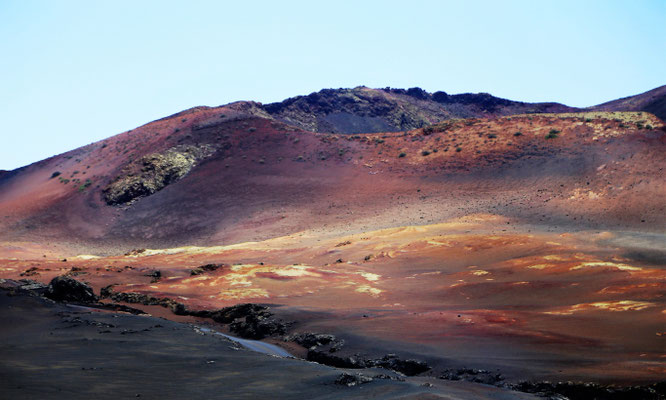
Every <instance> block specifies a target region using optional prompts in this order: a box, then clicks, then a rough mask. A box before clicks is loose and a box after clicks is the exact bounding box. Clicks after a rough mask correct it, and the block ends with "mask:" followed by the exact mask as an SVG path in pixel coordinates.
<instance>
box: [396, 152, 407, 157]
mask: <svg viewBox="0 0 666 400" xmlns="http://www.w3.org/2000/svg"><path fill="white" fill-rule="evenodd" d="M406 156H407V153H405V152H401V153H400V154H398V158H403V157H406Z"/></svg>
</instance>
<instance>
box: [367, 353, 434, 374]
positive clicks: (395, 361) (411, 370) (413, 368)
mask: <svg viewBox="0 0 666 400" xmlns="http://www.w3.org/2000/svg"><path fill="white" fill-rule="evenodd" d="M374 364H375V365H376V366H378V367H383V368H386V369H391V370H393V371H398V372H400V373H403V374H405V375H407V376H414V375H418V374H422V373H424V372H426V371H429V370H430V366H429V365H428V364H427V363H426V362H424V361H417V360H402V359H400V358H398V357H396V356H395V355H393V354H388V355H385V356H384V357H383V358H382V359H380V360H375V362H374Z"/></svg>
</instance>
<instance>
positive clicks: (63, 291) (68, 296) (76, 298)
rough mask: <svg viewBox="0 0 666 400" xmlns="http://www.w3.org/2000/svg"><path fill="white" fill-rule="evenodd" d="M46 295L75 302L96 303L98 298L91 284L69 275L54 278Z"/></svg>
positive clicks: (57, 299) (52, 298)
mask: <svg viewBox="0 0 666 400" xmlns="http://www.w3.org/2000/svg"><path fill="white" fill-rule="evenodd" d="M44 296H46V297H48V298H49V299H51V300H55V301H65V302H73V303H96V302H97V300H98V298H97V296H95V293H93V290H92V288H91V287H90V286H88V285H87V284H85V283H83V282H79V281H77V280H76V279H74V278H70V277H68V276H56V277H55V278H53V279H52V280H51V283H49V286H48V288H47V289H46V293H45V294H44Z"/></svg>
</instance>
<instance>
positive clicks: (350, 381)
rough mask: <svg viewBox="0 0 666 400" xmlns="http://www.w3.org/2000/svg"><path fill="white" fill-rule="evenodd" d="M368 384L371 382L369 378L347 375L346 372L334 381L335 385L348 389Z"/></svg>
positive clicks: (359, 375)
mask: <svg viewBox="0 0 666 400" xmlns="http://www.w3.org/2000/svg"><path fill="white" fill-rule="evenodd" d="M370 382H372V378H370V377H369V376H365V375H361V374H349V373H347V372H343V373H342V374H340V376H339V377H338V379H336V380H335V384H336V385H344V386H348V387H352V386H356V385H362V384H364V383H370Z"/></svg>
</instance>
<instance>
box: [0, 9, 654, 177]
mask: <svg viewBox="0 0 666 400" xmlns="http://www.w3.org/2000/svg"><path fill="white" fill-rule="evenodd" d="M664 21H666V0H652V1H649V0H627V1H612V0H605V1H592V0H576V1H534V0H529V1H497V0H492V1H470V0H465V1H460V0H457V1H419V0H410V1H404V0H402V1H387V0H385V1H361V0H355V1H343V0H336V1H328V2H318V1H299V2H293V1H286V0H283V1H275V0H273V1H258V0H254V1H233V2H226V1H195V0H193V1H180V2H175V1H167V0H159V1H148V0H141V1H118V0H115V1H90V0H83V1H67V0H58V1H31V0H0V137H1V139H2V140H1V141H0V169H13V168H17V167H19V166H23V165H26V164H29V163H32V162H34V161H38V160H40V159H43V158H46V157H49V156H51V155H54V154H58V153H62V152H64V151H67V150H71V149H73V148H76V147H79V146H82V145H85V144H88V143H91V142H94V141H97V140H100V139H103V138H105V137H109V136H112V135H115V134H117V133H120V132H122V131H125V130H128V129H132V128H134V127H136V126H139V125H142V124H144V123H146V122H149V121H151V120H154V119H157V118H161V117H163V116H166V115H169V114H172V113H175V112H178V111H180V110H183V109H186V108H189V107H193V106H197V105H211V106H215V105H221V104H225V103H229V102H232V101H236V100H256V101H261V102H272V101H278V100H282V99H284V98H287V97H291V96H295V95H300V94H308V93H311V92H314V91H318V90H320V89H322V88H337V87H355V86H359V85H366V86H370V87H386V86H391V87H403V88H404V87H413V86H420V87H422V88H424V89H426V90H428V91H431V92H433V91H437V90H443V91H446V92H448V93H461V92H489V93H492V94H494V95H496V96H500V97H506V98H510V99H513V100H522V101H558V102H562V103H565V104H568V105H572V106H589V105H594V104H598V103H601V102H604V101H607V100H612V99H615V98H618V97H624V96H628V95H633V94H637V93H641V92H644V91H646V90H649V89H652V88H654V87H657V86H661V85H664V84H666V23H664Z"/></svg>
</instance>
